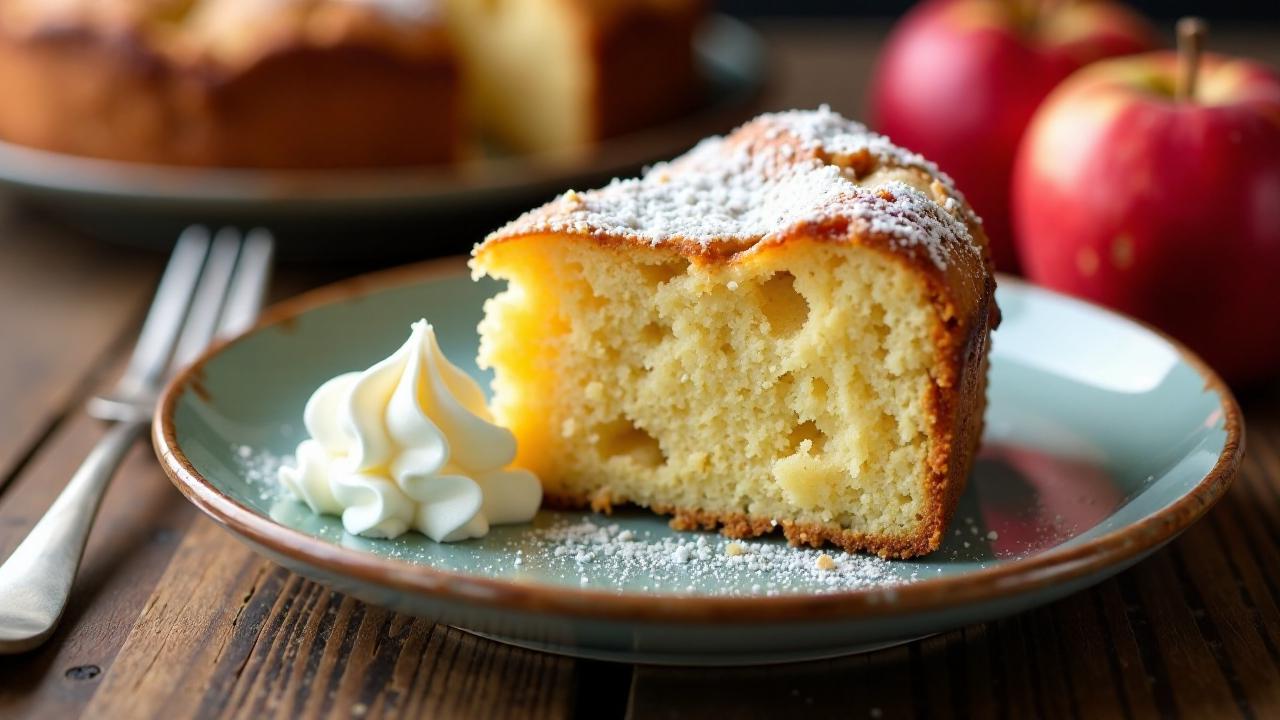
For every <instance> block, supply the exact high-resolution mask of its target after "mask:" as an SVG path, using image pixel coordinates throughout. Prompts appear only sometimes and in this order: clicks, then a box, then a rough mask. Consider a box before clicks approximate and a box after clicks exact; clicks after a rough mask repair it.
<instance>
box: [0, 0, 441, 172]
mask: <svg viewBox="0 0 1280 720" xmlns="http://www.w3.org/2000/svg"><path fill="white" fill-rule="evenodd" d="M395 5H397V4H396V3H389V2H384V3H378V2H373V1H369V2H359V3H357V2H340V1H337V0H292V1H290V2H259V1H258V0H63V1H61V2H57V3H51V2H43V1H42V0H0V95H3V96H4V97H5V98H6V99H7V100H6V102H4V103H0V138H3V139H5V140H7V141H10V142H16V143H20V144H23V145H30V146H33V147H37V148H42V149H46V150H53V151H57V152H64V153H71V154H76V155H84V156H89V157H98V158H106V159H111V160H124V161H132V162H146V163H159V164H172V165H195V166H227V167H267V168H274V167H294V168H329V167H376V166H396V165H421V164H433V163H442V162H450V161H453V160H456V159H458V158H459V157H460V155H461V150H462V112H463V110H462V97H461V94H462V92H461V88H460V87H459V85H460V78H459V72H458V69H457V67H456V63H455V60H454V57H453V52H452V46H451V44H450V42H449V40H448V38H447V36H446V34H445V31H444V28H443V25H442V22H441V21H440V20H439V19H437V18H435V17H433V16H432V15H431V14H430V13H424V14H421V15H413V16H411V17H410V16H401V15H397V14H395V10H394V7H393V6H395ZM424 7H426V5H424Z"/></svg>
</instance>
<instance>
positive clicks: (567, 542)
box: [528, 517, 915, 595]
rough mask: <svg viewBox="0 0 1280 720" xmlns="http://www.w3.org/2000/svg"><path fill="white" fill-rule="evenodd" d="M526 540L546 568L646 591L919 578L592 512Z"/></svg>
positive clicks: (759, 591) (728, 591) (880, 566)
mask: <svg viewBox="0 0 1280 720" xmlns="http://www.w3.org/2000/svg"><path fill="white" fill-rule="evenodd" d="M528 539H529V540H530V541H532V543H533V545H534V546H535V547H536V548H537V549H538V550H539V554H540V555H542V556H543V557H544V558H545V557H548V556H549V557H550V558H551V562H550V563H548V566H549V568H550V569H554V570H558V571H560V572H562V573H563V574H564V576H565V577H570V576H574V575H577V576H582V575H583V571H589V572H590V575H589V577H597V578H608V579H609V580H610V581H611V583H610V584H611V585H634V584H635V583H636V582H640V583H642V584H641V585H640V587H639V588H638V589H639V590H641V591H656V590H668V589H671V588H672V587H673V586H674V587H677V588H678V587H679V586H680V584H681V583H683V582H688V583H690V584H689V586H688V587H686V588H685V589H686V590H688V591H690V592H692V591H695V590H696V591H697V592H698V593H699V594H714V595H743V594H749V595H778V594H782V593H788V592H798V591H805V592H813V591H815V590H816V591H817V592H842V591H849V590H857V589H866V588H873V587H884V586H889V585H898V584H902V583H905V582H911V581H912V580H914V579H915V573H914V572H912V573H910V574H909V575H903V574H902V573H901V571H900V569H899V568H898V567H897V566H896V565H895V563H893V562H891V561H888V560H883V559H881V558H878V557H874V556H870V555H860V554H850V553H845V552H843V551H840V550H834V551H823V550H815V549H811V548H796V547H790V546H787V545H784V544H781V543H778V542H773V541H759V540H755V541H752V540H732V539H729V538H725V537H721V536H719V535H712V534H710V533H681V534H679V535H677V536H675V537H660V538H654V537H646V536H645V534H644V533H640V534H637V533H636V532H635V531H633V530H629V529H626V528H624V527H622V526H621V525H620V524H617V523H608V522H604V521H600V520H597V519H596V518H595V517H588V518H586V519H580V520H576V521H573V520H570V521H564V522H559V523H556V524H553V525H551V526H550V527H546V528H539V529H534V530H532V531H531V532H530V534H529V538H528ZM748 581H749V582H748ZM584 584H587V585H590V584H591V583H590V581H588V583H584ZM597 584H603V583H597ZM605 589H608V588H605Z"/></svg>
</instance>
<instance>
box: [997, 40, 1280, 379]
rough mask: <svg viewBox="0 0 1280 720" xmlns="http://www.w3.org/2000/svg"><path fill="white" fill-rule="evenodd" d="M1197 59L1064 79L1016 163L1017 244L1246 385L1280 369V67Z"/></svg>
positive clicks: (1052, 274)
mask: <svg viewBox="0 0 1280 720" xmlns="http://www.w3.org/2000/svg"><path fill="white" fill-rule="evenodd" d="M1180 27H1181V26H1180ZM1194 65H1195V63H1194V62H1190V63H1188V62H1187V61H1186V60H1185V55H1184V61H1183V63H1182V64H1181V66H1180V63H1179V60H1178V57H1177V56H1176V55H1175V54H1174V53H1151V54H1147V55H1140V56H1135V57H1132V58H1121V59H1116V60H1109V61H1106V62H1102V63H1098V64H1096V65H1093V66H1091V67H1088V68H1086V69H1084V70H1081V71H1080V72H1079V73H1077V74H1076V75H1074V76H1072V77H1071V78H1070V79H1069V80H1067V81H1066V82H1064V83H1063V84H1062V85H1061V86H1059V87H1058V89H1057V90H1055V91H1054V93H1053V94H1052V95H1051V96H1050V97H1049V99H1048V100H1047V101H1046V102H1045V104H1044V105H1043V106H1042V107H1041V108H1040V111H1039V112H1038V113H1037V114H1036V116H1035V118H1034V120H1033V121H1032V124H1031V127H1030V128H1029V129H1028V131H1027V135H1026V137H1025V138H1024V141H1023V144H1022V147H1021V149H1020V151H1019V155H1018V160H1017V166H1016V168H1015V174H1014V198H1013V201H1014V219H1015V222H1016V227H1017V233H1018V241H1019V246H1018V249H1019V252H1020V255H1021V258H1022V262H1023V267H1024V268H1025V270H1026V272H1027V275H1028V276H1030V277H1031V278H1032V279H1033V280H1035V281H1036V282H1039V283H1042V284H1044V285H1048V286H1049V287H1052V288H1056V289H1058V290H1062V291H1065V292H1068V293H1071V294H1073V295H1077V296H1080V297H1084V298H1087V299H1090V300H1094V301H1096V302H1100V303H1103V304H1106V305H1109V306H1111V307H1113V308H1116V309H1118V310H1120V311H1122V312H1125V313H1129V314H1131V315H1134V316H1137V317H1139V318H1141V319H1143V320H1146V321H1147V322H1150V323H1152V324H1153V325H1156V326H1157V327H1160V328H1162V329H1164V330H1165V331H1167V332H1169V333H1170V334H1172V335H1173V336H1174V337H1177V338H1179V339H1180V340H1182V341H1183V342H1185V343H1186V344H1188V345H1189V346H1191V348H1192V349H1194V350H1196V351H1197V352H1199V353H1200V354H1201V355H1202V356H1203V357H1204V358H1205V359H1206V360H1208V362H1209V363H1210V364H1211V365H1213V366H1214V367H1215V368H1217V369H1218V371H1219V372H1221V373H1222V374H1223V375H1225V376H1226V377H1227V379H1228V380H1231V381H1234V382H1240V383H1245V382H1249V381H1252V380H1256V379H1260V378H1262V377H1263V376H1265V375H1267V374H1269V373H1272V372H1274V371H1276V370H1277V369H1280V75H1278V74H1277V73H1276V72H1274V71H1273V70H1270V69H1268V68H1266V67H1264V66H1261V65H1259V64H1256V63H1252V62H1248V61H1245V60H1239V59H1232V58H1226V57H1219V56H1214V55H1206V56H1205V57H1203V59H1201V60H1200V61H1199V68H1198V72H1196V71H1195V70H1190V71H1189V72H1188V70H1187V68H1188V67H1194ZM1180 67H1181V68H1182V69H1181V70H1180V69H1179V68H1180ZM1180 77H1184V78H1188V80H1183V81H1181V82H1180V81H1179V78H1180ZM1191 78H1195V79H1194V80H1192V79H1191ZM1179 85H1182V86H1184V87H1185V86H1188V85H1190V86H1191V87H1194V88H1195V90H1194V94H1193V95H1192V96H1190V97H1185V98H1178V97H1176V95H1175V87H1177V86H1179Z"/></svg>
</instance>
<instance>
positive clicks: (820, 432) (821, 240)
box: [473, 108, 998, 557]
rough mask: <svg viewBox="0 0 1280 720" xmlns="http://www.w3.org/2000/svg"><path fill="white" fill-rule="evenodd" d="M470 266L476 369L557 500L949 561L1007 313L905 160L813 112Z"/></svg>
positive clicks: (714, 145)
mask: <svg viewBox="0 0 1280 720" xmlns="http://www.w3.org/2000/svg"><path fill="white" fill-rule="evenodd" d="M473 267H474V269H475V271H476V272H477V273H478V274H480V273H484V274H489V275H492V276H494V277H498V278H502V279H505V280H508V281H509V287H508V289H507V290H506V291H505V292H504V293H501V294H499V295H498V296H497V297H495V298H494V299H492V300H491V301H490V302H489V304H488V305H487V306H486V318H485V320H484V322H483V323H482V324H481V328H480V330H481V352H480V362H481V364H482V365H485V366H490V367H493V368H494V370H495V382H494V410H495V413H496V415H497V416H498V418H499V420H500V421H502V422H504V423H506V424H507V425H509V426H510V427H511V428H512V429H513V430H514V431H515V432H516V434H517V437H519V438H520V447H521V456H520V458H519V459H518V462H520V463H521V464H523V465H524V466H526V467H529V468H530V469H532V470H534V471H535V472H537V473H538V474H539V475H540V476H541V477H542V478H543V481H544V485H545V488H546V496H547V497H548V498H549V500H550V501H551V502H554V503H558V504H565V505H583V506H585V505H590V506H592V507H594V508H596V509H598V510H608V509H610V508H611V507H612V506H614V505H618V504H622V503H635V504H638V505H641V506H644V507H649V508H651V509H653V510H655V511H657V512H662V513H669V514H672V515H674V516H675V519H674V520H673V525H674V526H675V527H678V528H686V529H688V528H695V527H702V528H709V527H715V526H720V527H721V528H722V531H723V532H725V533H726V534H729V535H732V536H735V537H738V536H752V535H758V534H762V533H765V532H769V531H771V530H773V529H775V528H781V530H782V531H783V533H785V535H786V537H787V538H788V539H789V540H790V541H792V542H794V543H808V544H813V545H821V544H823V543H826V542H830V543H833V544H836V545H838V546H840V547H843V548H845V549H846V550H850V551H852V550H870V551H873V552H877V553H879V554H881V555H886V556H896V557H910V556H912V555H918V554H921V553H926V552H929V551H931V550H934V549H936V548H937V547H938V545H939V544H940V542H941V539H942V535H943V531H944V529H945V526H946V523H947V522H948V520H949V518H950V515H951V513H952V511H953V509H954V506H955V502H956V499H957V498H958V496H959V493H960V491H961V490H962V489H963V486H964V481H965V477H966V476H967V474H968V472H969V469H970V467H971V466H972V462H973V456H974V454H975V452H976V450H977V446H978V442H979V438H980V435H981V429H982V413H983V409H984V406H985V388H986V357H987V348H988V342H989V335H990V330H991V329H992V327H994V325H995V323H996V322H997V320H998V311H997V309H996V306H995V303H994V289H995V283H994V280H993V277H992V274H991V268H990V261H989V258H988V255H987V249H986V239H985V236H984V235H983V233H982V230H981V225H980V223H979V222H978V221H977V219H976V218H975V217H974V215H973V213H972V212H971V211H970V210H969V208H968V206H967V205H966V204H965V202H964V199H963V197H962V196H961V195H960V194H959V193H958V192H957V191H956V190H955V188H954V187H952V185H951V183H950V181H949V179H947V178H946V177H945V176H944V175H942V174H941V173H939V172H938V171H937V169H936V168H934V167H933V166H932V165H930V164H929V163H927V162H926V161H924V160H923V159H921V158H919V157H918V156H915V155H913V154H910V153H907V152H905V151H903V150H901V149H899V148H897V147H895V146H893V145H891V144H890V143H888V142H887V141H886V140H885V139H884V138H882V137H879V136H876V135H874V134H871V133H869V132H867V131H866V130H865V128H863V127H862V126H860V125H858V124H856V123H852V122H849V121H847V120H845V119H843V118H841V117H840V116H838V115H836V114H835V113H832V112H830V111H828V110H826V109H825V108H824V109H822V110H819V111H816V112H792V113H781V114H776V115H767V116H763V117H761V118H759V119H757V120H755V121H753V122H752V123H749V124H748V125H746V126H744V127H742V128H740V129H739V130H738V131H736V132H735V133H733V134H732V135H730V136H728V137H726V138H723V139H722V138H715V139H711V140H709V141H705V142H704V143H702V144H701V145H700V146H699V147H697V148H695V149H694V150H693V151H691V152H690V153H688V154H687V155H685V156H684V157H681V158H679V159H677V160H675V161H673V162H671V163H669V164H664V165H660V166H657V167H655V168H654V169H652V170H651V171H650V172H648V173H647V174H646V175H645V176H644V177H643V178H640V179H636V180H626V181H615V182H614V183H613V184H611V185H609V186H608V187H606V188H603V189H601V190H597V191H591V192H585V193H575V192H569V193H566V194H565V195H564V196H562V197H560V198H558V199H557V200H555V201H553V202H552V203H549V204H548V205H546V206H544V207H542V208H539V209H538V210H535V211H532V212H530V213H527V214H526V215H525V216H523V217H521V218H520V219H518V220H516V221H515V222H513V223H511V224H510V225H508V226H507V227H505V228H503V229H501V230H499V231H498V232H496V233H494V234H493V235H491V236H490V237H489V238H488V239H487V240H486V241H485V242H484V243H483V244H482V245H480V246H479V247H478V248H477V250H476V253H475V257H474V259H473Z"/></svg>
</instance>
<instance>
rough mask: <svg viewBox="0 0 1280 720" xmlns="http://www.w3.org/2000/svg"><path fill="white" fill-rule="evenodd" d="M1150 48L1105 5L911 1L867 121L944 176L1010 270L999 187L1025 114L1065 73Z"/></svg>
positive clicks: (1004, 198) (1137, 26) (1140, 27)
mask: <svg viewBox="0 0 1280 720" xmlns="http://www.w3.org/2000/svg"><path fill="white" fill-rule="evenodd" d="M1156 46H1157V41H1156V39H1155V35H1154V33H1153V32H1152V31H1151V29H1150V28H1149V27H1148V25H1147V24H1146V22H1145V21H1143V20H1142V19H1141V18H1140V17H1138V16H1137V15H1135V14H1133V13H1132V12H1130V11H1128V10H1126V9H1125V8H1124V7H1122V6H1119V5H1116V4H1113V3H1108V2H1069V1H1066V0H1062V1H1060V2H1048V1H1045V2H1040V3H1032V2H1026V1H1023V2H1014V1H1012V0H1006V1H1004V2H1001V1H1000V0H931V1H929V2H923V3H921V4H919V5H917V6H916V7H915V8H914V9H913V10H912V11H911V12H909V13H908V14H907V15H906V17H905V18H904V19H903V20H902V22H901V24H899V25H898V27H897V28H896V29H895V30H894V32H893V33H892V34H891V35H890V37H889V40H888V44H887V45H886V47H885V50H884V54H883V55H882V56H881V58H880V63H879V66H878V67H877V69H876V73H875V77H874V79H873V84H872V92H871V104H872V122H873V123H874V124H875V125H876V128H877V129H878V130H879V131H880V132H882V133H884V134H885V135H888V136H889V137H890V138H891V139H892V140H893V141H894V142H896V143H898V144H899V145H902V146H905V147H908V148H911V149H912V150H915V151H916V152H919V153H921V154H922V155H924V156H925V157H927V158H929V159H930V160H932V161H934V162H936V163H938V165H939V166H940V167H941V168H942V169H943V170H945V171H946V172H947V173H948V174H950V175H951V176H952V177H953V178H954V179H955V181H956V184H957V185H958V186H959V187H960V189H961V190H962V191H963V192H964V193H965V195H966V196H967V197H968V199H969V201H970V203H971V204H972V205H973V207H974V208H975V209H976V210H977V211H978V214H979V215H981V216H982V218H983V221H984V223H985V224H986V230H987V235H988V237H990V238H991V248H992V253H993V256H994V258H995V263H996V267H998V268H1000V269H1002V270H1006V271H1010V272H1013V271H1016V270H1017V267H1018V263H1017V260H1016V257H1015V255H1014V247H1013V238H1012V233H1011V231H1010V222H1009V179H1010V173H1011V170H1012V168H1013V157H1014V152H1015V151H1016V149H1017V147H1018V141H1019V139H1020V138H1021V137H1022V133H1023V131H1024V130H1025V128H1026V125H1027V122H1028V120H1030V118H1031V114H1032V113H1033V112H1034V111H1035V109H1036V107H1037V106H1038V105H1039V104H1040V102H1041V101H1042V100H1043V99H1044V98H1045V96H1046V95H1048V94H1049V91H1051V90H1052V89H1053V88H1054V86H1055V85H1057V84H1058V83H1059V82H1061V81H1062V79H1063V78H1065V77H1067V76H1068V75H1070V74H1071V73H1072V72H1073V71H1075V70H1076V69H1078V68H1080V67H1083V66H1084V65H1086V64H1088V63H1090V62H1093V61H1095V60H1098V59H1100V58H1105V57H1110V56H1114V55H1122V54H1127V53H1134V52H1141V51H1145V50H1150V49H1152V48H1154V47H1156Z"/></svg>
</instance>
